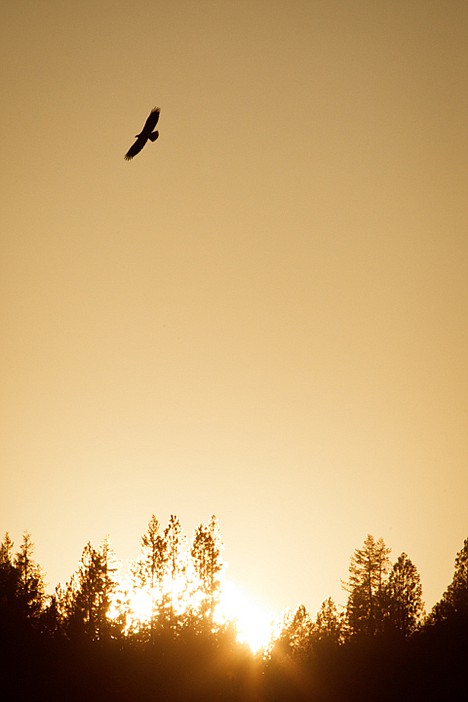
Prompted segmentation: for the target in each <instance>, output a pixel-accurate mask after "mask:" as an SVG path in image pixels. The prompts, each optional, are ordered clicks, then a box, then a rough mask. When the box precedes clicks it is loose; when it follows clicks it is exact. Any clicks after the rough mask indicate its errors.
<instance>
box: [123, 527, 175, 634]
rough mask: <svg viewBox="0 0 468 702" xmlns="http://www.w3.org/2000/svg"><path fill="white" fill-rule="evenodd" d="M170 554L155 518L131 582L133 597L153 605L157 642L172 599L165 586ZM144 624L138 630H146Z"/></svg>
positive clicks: (151, 623)
mask: <svg viewBox="0 0 468 702" xmlns="http://www.w3.org/2000/svg"><path fill="white" fill-rule="evenodd" d="M168 560H169V554H168V549H167V544H166V541H165V538H164V535H163V534H161V530H160V524H159V522H158V520H157V519H156V517H155V516H154V514H153V516H152V517H151V520H150V521H149V523H148V529H147V531H146V533H145V534H144V535H143V536H142V538H141V553H140V558H139V559H138V560H137V561H136V562H135V563H134V564H133V565H132V568H131V578H132V589H133V597H138V598H140V599H142V600H144V599H147V600H148V601H149V602H150V621H149V634H150V638H151V639H152V640H153V639H154V637H155V633H156V629H157V627H158V626H160V625H161V624H162V623H163V620H164V615H165V612H166V610H167V607H168V596H167V593H165V588H164V583H165V577H166V572H167V565H168ZM144 624H145V623H144V622H139V623H138V625H137V630H138V631H139V632H140V635H141V632H142V631H143V630H144V628H145V626H144Z"/></svg>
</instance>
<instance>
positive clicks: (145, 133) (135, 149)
mask: <svg viewBox="0 0 468 702" xmlns="http://www.w3.org/2000/svg"><path fill="white" fill-rule="evenodd" d="M158 119H159V107H153V109H152V110H151V112H150V114H149V117H148V119H147V120H146V122H145V126H144V127H143V129H142V130H141V132H140V133H139V134H137V135H136V136H135V139H136V142H135V143H134V144H132V145H131V147H130V148H129V150H128V151H127V153H126V154H125V160H126V161H130V160H131V159H132V158H133V157H134V156H136V155H137V154H139V153H140V151H141V150H142V148H143V147H144V145H145V144H146V142H147V141H148V139H151V141H156V139H157V138H158V136H159V132H154V131H153V129H154V128H155V126H156V125H157V123H158Z"/></svg>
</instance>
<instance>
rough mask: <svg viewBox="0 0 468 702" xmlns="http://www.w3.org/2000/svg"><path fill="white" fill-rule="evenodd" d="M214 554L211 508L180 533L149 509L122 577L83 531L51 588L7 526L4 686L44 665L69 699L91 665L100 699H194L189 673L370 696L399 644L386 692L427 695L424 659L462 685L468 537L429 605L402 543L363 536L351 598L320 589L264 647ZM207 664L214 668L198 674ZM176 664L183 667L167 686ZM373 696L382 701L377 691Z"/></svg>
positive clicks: (230, 687) (1, 624) (52, 689)
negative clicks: (342, 600) (249, 629)
mask: <svg viewBox="0 0 468 702" xmlns="http://www.w3.org/2000/svg"><path fill="white" fill-rule="evenodd" d="M222 553H223V544H222V540H221V534H220V528H219V524H218V521H217V519H216V517H215V516H213V517H211V519H210V521H209V522H208V523H207V524H200V525H199V526H198V527H197V528H196V530H195V531H194V533H193V535H192V537H191V538H190V539H188V538H187V537H186V536H185V534H184V532H183V529H182V526H181V524H180V521H179V519H178V518H177V517H176V516H174V515H172V516H171V517H170V519H169V522H168V524H167V525H166V526H164V527H163V526H162V525H161V524H160V522H159V521H158V519H157V518H156V517H155V516H154V515H153V516H152V517H151V519H150V521H149V523H148V526H147V529H146V532H145V533H144V534H143V535H142V537H141V540H140V548H139V552H138V554H137V555H136V557H135V559H134V560H132V561H131V562H130V563H129V564H128V567H127V573H126V574H125V576H123V575H122V569H121V564H120V563H119V561H118V559H117V556H116V554H115V553H114V551H113V549H112V546H111V544H110V541H109V540H108V539H106V540H104V542H103V543H102V544H101V545H99V546H95V545H93V544H92V543H91V542H89V541H88V542H87V543H86V544H85V546H84V548H83V551H82V555H81V559H80V561H79V564H78V566H77V569H76V570H75V572H74V573H72V574H71V577H70V579H69V580H68V581H67V582H66V583H65V584H58V585H57V586H56V588H55V590H54V592H53V593H52V594H47V592H46V587H45V584H44V573H43V570H42V568H41V567H40V565H39V564H38V563H36V561H35V559H34V544H33V541H32V537H31V535H30V534H29V533H28V532H25V533H24V534H23V537H22V541H21V544H20V546H19V548H18V549H17V550H15V546H14V544H13V542H12V540H11V538H10V536H9V535H8V533H7V534H5V537H4V539H3V541H2V543H1V545H0V644H1V647H2V661H3V662H2V667H3V668H4V671H3V672H4V673H5V676H6V678H5V679H6V680H8V681H9V682H8V683H6V684H8V685H9V686H10V687H11V690H13V691H14V693H15V695H16V693H18V695H17V698H18V699H21V698H22V697H21V694H23V693H24V695H25V696H26V697H27V696H28V695H30V693H31V689H30V688H31V686H32V687H34V684H35V680H36V678H37V675H39V671H38V667H39V668H41V667H42V668H43V670H42V673H41V675H39V679H42V680H43V681H44V680H45V679H47V684H46V683H45V682H44V684H46V687H47V695H48V697H49V699H59V698H60V695H61V694H65V693H64V691H65V690H67V695H68V697H70V695H69V692H70V691H69V690H68V689H67V687H69V685H70V682H71V680H72V679H73V680H74V681H75V683H74V684H75V686H76V689H77V690H81V692H80V693H79V695H78V697H77V698H76V699H83V696H84V695H86V694H88V693H87V692H86V690H85V688H86V685H89V684H91V683H90V681H88V682H85V681H84V680H82V679H81V678H80V675H79V673H78V670H79V669H80V666H83V665H85V664H86V666H88V667H89V666H90V665H91V667H93V666H94V668H95V673H94V674H95V677H96V682H95V683H93V684H95V685H96V686H97V687H99V690H100V697H101V698H102V699H107V698H109V699H111V698H112V699H127V697H126V695H127V696H128V695H130V694H133V693H131V690H130V689H131V688H132V689H134V690H135V689H138V695H137V697H135V699H147V697H146V695H149V697H148V698H150V697H151V694H152V692H154V691H155V690H156V689H158V690H161V689H162V688H164V689H165V690H166V692H165V695H166V697H167V698H168V699H170V698H173V699H179V698H180V699H189V698H191V696H192V697H193V695H192V692H190V694H189V692H188V689H187V687H186V685H188V684H189V683H188V681H189V680H191V682H190V689H191V690H192V688H193V686H194V684H195V683H194V679H195V678H196V679H197V680H198V683H200V684H201V681H200V679H199V678H200V675H201V677H202V679H203V684H202V688H203V689H204V690H205V697H206V698H209V697H210V695H214V697H216V698H217V699H218V698H222V699H232V700H236V699H247V698H249V696H250V695H251V694H252V695H254V692H253V688H258V686H260V688H261V691H262V692H261V694H262V696H263V697H264V698H265V699H269V698H270V697H271V695H273V692H272V690H273V689H274V695H273V697H274V698H275V699H281V700H282V699H285V700H286V699H291V698H294V699H297V698H298V695H299V692H300V695H299V697H300V696H301V695H303V694H306V693H307V695H309V693H310V692H311V690H312V689H314V690H315V692H314V695H315V696H309V697H308V698H309V699H311V700H314V699H316V700H328V699H330V700H332V699H337V700H338V699H339V700H347V699H349V700H353V699H358V698H359V694H362V692H363V690H366V691H367V692H366V694H369V690H370V689H374V687H373V686H376V689H377V688H378V685H379V681H380V682H381V679H382V676H383V668H382V666H386V665H388V664H389V662H391V663H392V664H393V665H397V668H398V666H403V659H402V658H401V655H402V651H405V652H406V658H405V660H406V662H407V661H408V660H410V659H411V656H412V657H413V659H412V660H413V665H412V667H409V668H408V666H407V665H406V667H404V666H403V667H404V671H403V668H402V675H401V678H400V680H399V682H398V683H397V681H395V682H394V683H392V686H393V687H392V686H390V687H388V686H387V688H386V689H387V692H388V691H389V690H390V689H392V690H393V691H394V692H395V690H394V688H395V685H400V687H401V690H406V691H407V692H408V694H409V691H412V693H411V694H412V695H413V697H412V699H418V697H415V696H414V695H416V694H417V693H418V690H425V691H426V697H425V698H424V699H432V698H431V697H430V696H427V695H429V691H428V688H427V687H426V683H427V680H426V681H425V680H422V679H421V674H422V672H421V666H422V669H424V670H425V666H426V665H427V664H428V663H429V661H432V667H431V676H432V678H431V679H432V682H433V684H432V685H431V686H430V694H432V693H433V692H434V690H437V689H438V687H437V686H438V684H439V682H440V685H444V686H445V688H444V689H448V688H447V686H449V687H450V689H452V690H453V693H454V694H455V690H456V686H457V685H458V683H459V682H460V681H461V677H460V679H459V677H458V676H459V675H460V676H461V672H460V671H459V669H458V662H459V661H460V662H461V660H462V657H463V656H464V655H466V653H467V641H468V539H466V540H465V542H464V544H463V547H462V549H461V550H460V551H459V553H458V554H457V555H456V559H455V570H454V576H453V579H452V582H451V583H450V584H449V585H448V587H447V589H446V591H445V592H444V594H443V596H442V598H441V600H440V601H439V602H438V603H437V604H436V605H435V606H434V607H433V608H432V610H431V611H430V612H429V613H428V614H427V613H426V612H425V609H424V603H423V600H422V585H421V580H420V576H419V573H418V570H417V568H416V566H415V564H414V563H413V562H412V561H411V559H410V558H409V556H408V555H407V554H406V553H402V554H400V555H399V556H398V557H397V558H396V559H395V560H393V561H392V560H391V558H390V554H391V549H390V548H389V547H387V545H386V544H385V543H384V541H383V539H381V538H378V539H376V538H375V537H374V536H372V535H370V534H369V535H368V536H367V537H366V539H365V540H364V543H363V544H362V546H361V547H360V548H357V549H356V550H355V551H354V553H353V554H352V555H351V558H350V564H349V572H348V578H347V579H346V580H345V581H343V583H342V586H343V589H344V591H345V592H346V593H347V602H346V605H345V606H344V607H341V608H340V607H338V606H337V605H336V603H335V602H334V600H333V599H332V598H330V597H328V598H326V599H325V600H324V602H323V603H322V605H321V607H320V609H319V611H318V612H317V613H316V614H315V615H311V614H310V613H309V612H308V611H307V609H306V607H305V606H304V605H300V606H299V607H297V608H296V609H292V610H289V611H287V612H284V613H283V614H282V615H281V617H280V618H279V619H278V620H277V621H276V622H275V623H274V626H272V628H271V632H270V636H269V638H268V639H267V640H265V641H264V645H263V648H262V650H261V651H260V652H255V651H251V650H249V649H248V648H247V647H246V646H245V645H244V646H243V645H241V643H240V641H239V631H238V630H237V629H236V622H235V621H232V620H230V619H229V618H228V617H227V616H226V614H225V612H223V610H222V607H221V606H220V605H221V600H222V590H223V584H224V570H225V568H224V563H223V560H222ZM51 652H53V655H54V657H55V658H54V660H55V661H57V660H62V662H63V666H62V667H61V668H60V670H59V669H58V668H57V665H58V664H57V663H56V662H55V663H53V664H52V662H51V661H52V659H51V658H50V654H51ZM449 653H450V655H451V658H450V664H449V665H448V667H447V656H448V654H449ZM97 654H98V660H96V658H95V657H96V655H97ZM102 655H105V657H106V663H105V665H104V662H103V660H102V659H101V656H102ZM135 656H136V658H135ZM408 656H409V658H408ZM25 660H28V661H29V667H28V671H29V672H27V673H26V674H25V673H24V670H23V673H22V675H20V678H21V682H19V678H18V675H19V670H18V666H20V667H21V665H22V664H21V661H23V663H24V661H25ZM208 660H209V661H210V663H209V665H208V663H207V661H208ZM463 660H464V659H463ZM214 661H216V665H215V663H214ZM351 662H353V665H352V668H353V681H354V682H353V683H352V684H351V683H350V678H349V676H350V667H349V666H350V665H351ZM439 664H440V666H439V667H438V665H439ZM460 664H461V663H460ZM51 665H52V667H53V670H51V669H50V666H51ZM291 665H293V666H294V667H295V669H296V670H297V666H299V668H300V670H301V675H300V679H301V681H302V682H301V690H300V691H299V692H298V690H297V689H296V688H295V687H294V685H292V681H291V680H290V679H289V674H288V673H287V671H288V670H290V667H291ZM369 665H370V666H371V670H372V671H373V672H372V675H371V676H370V677H369V675H368V676H367V677H366V678H365V677H361V676H360V674H359V673H358V671H359V670H360V668H359V666H367V667H368V666H369ZM444 665H445V667H444ZM103 666H104V667H103ZM116 666H117V668H116ZM132 666H133V667H132ZM135 666H136V667H135ZM206 666H208V668H209V669H210V670H211V673H210V676H211V677H210V676H208V678H207V679H206V680H205V678H204V676H205V674H207V673H206V671H207V670H208V668H206ZM213 666H215V669H213ZM174 667H179V668H180V669H181V670H185V671H186V673H187V676H188V677H185V678H183V680H181V679H178V681H177V682H176V680H175V678H174V676H173V672H174ZM439 668H440V670H439ZM247 669H248V671H249V672H247ZM105 670H107V673H106V675H104V672H105ZM143 670H144V671H146V672H145V675H143ZM438 670H439V676H440V681H439V680H438V679H437V676H436V679H435V680H434V674H435V671H436V672H437V671H438ZM33 671H36V678H35V677H34V675H33ZM47 671H48V673H49V674H48V675H46V676H44V675H43V673H44V672H47ZM67 671H68V672H67ZM109 671H110V673H109ZM136 671H138V675H137V673H136ZM171 671H172V673H171ZM203 671H205V672H203ZM418 671H419V672H418ZM443 671H445V672H443ZM449 672H450V675H448V673H449ZM403 673H404V674H403ZM109 675H110V677H109ZM142 675H143V677H142ZM447 675H448V679H447ZM103 676H104V677H103ZM135 676H136V678H137V679H138V682H136V679H135ZM194 676H195V678H194ZM245 676H247V677H249V676H251V677H252V676H253V677H252V679H251V684H252V685H253V688H252V690H249V691H248V692H246V691H245V690H244V691H243V692H242V694H241V693H240V689H241V687H242V686H243V685H245V684H247V679H246V677H245ZM77 677H78V678H79V679H80V681H79V683H78V682H77ZM176 677H177V676H176ZM253 679H255V681H256V682H255V685H254V684H253V682H252V681H253ZM112 680H114V683H112V684H111V683H110V682H109V681H112ZM184 680H185V682H184ZM314 680H315V682H313V681H314ZM332 680H333V684H332ZM319 681H321V683H320V685H318V682H319ZM325 681H328V682H327V684H325ZM198 683H197V684H198ZM83 685H84V686H85V688H83ZM108 685H110V688H109V689H108V688H107V687H106V686H108ZM132 686H133V687H132ZM135 686H136V687H135ZM161 686H162V687H161ZM213 686H214V687H213ZM309 686H311V687H310V689H309ZM337 686H338V688H340V690H341V692H340V696H339V697H333V696H332V692H331V690H332V689H335V691H336V688H337ZM340 686H341V687H342V688H343V689H341V687H340ZM319 688H320V689H319ZM96 689H97V688H96ZM344 689H346V693H345V692H344ZM215 690H216V692H215ZM293 690H295V692H294V694H293ZM401 690H400V692H401ZM21 691H22V692H21ZM353 691H354V692H353ZM88 692H89V691H88ZM387 692H386V693H385V694H387ZM257 693H258V689H257V692H256V693H255V694H257ZM77 694H78V693H77ZM333 694H335V693H333ZM354 694H355V695H356V697H353V695H354ZM80 695H81V696H80ZM197 695H198V693H197ZM197 695H195V697H197ZM218 695H221V697H218ZM239 695H240V696H239ZM294 695H295V696H294ZM15 698H16V697H15ZM389 698H390V697H389ZM379 699H386V697H385V696H384V693H383V692H382V690H380V691H379ZM400 699H402V698H401V697H400ZM408 699H409V697H408ZM434 699H435V698H434ZM440 699H442V698H440ZM443 699H453V698H451V697H444V698H443Z"/></svg>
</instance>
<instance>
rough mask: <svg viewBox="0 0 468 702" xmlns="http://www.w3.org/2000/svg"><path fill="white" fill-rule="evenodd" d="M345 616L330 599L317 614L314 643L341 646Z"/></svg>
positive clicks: (323, 603)
mask: <svg viewBox="0 0 468 702" xmlns="http://www.w3.org/2000/svg"><path fill="white" fill-rule="evenodd" d="M343 626H344V624H343V615H342V614H340V613H339V612H338V609H337V607H336V604H335V602H334V600H333V599H332V598H331V597H329V598H328V599H326V600H325V601H324V602H322V605H321V607H320V609H319V611H318V612H317V616H316V618H315V622H314V626H313V637H314V641H322V642H327V643H330V644H339V643H341V642H342V641H343V635H344V631H343Z"/></svg>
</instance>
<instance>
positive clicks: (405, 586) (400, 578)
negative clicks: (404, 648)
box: [386, 553, 424, 636]
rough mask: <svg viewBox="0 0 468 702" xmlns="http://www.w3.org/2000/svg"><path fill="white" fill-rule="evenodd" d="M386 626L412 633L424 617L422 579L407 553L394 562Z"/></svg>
mask: <svg viewBox="0 0 468 702" xmlns="http://www.w3.org/2000/svg"><path fill="white" fill-rule="evenodd" d="M386 594H387V598H386V599H387V613H386V627H387V628H390V629H396V630H397V631H400V632H401V633H402V634H404V635H405V636H409V635H410V634H412V633H413V632H414V631H415V630H416V629H417V628H418V627H419V626H420V625H421V624H422V621H423V618H424V604H423V601H422V587H421V579H420V577H419V573H418V571H417V568H416V566H415V565H413V563H412V562H411V561H410V559H409V558H408V556H407V555H406V553H402V554H401V556H400V557H399V558H398V560H397V561H396V563H395V564H394V566H393V568H392V570H391V572H390V575H389V578H388V583H387V587H386Z"/></svg>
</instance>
